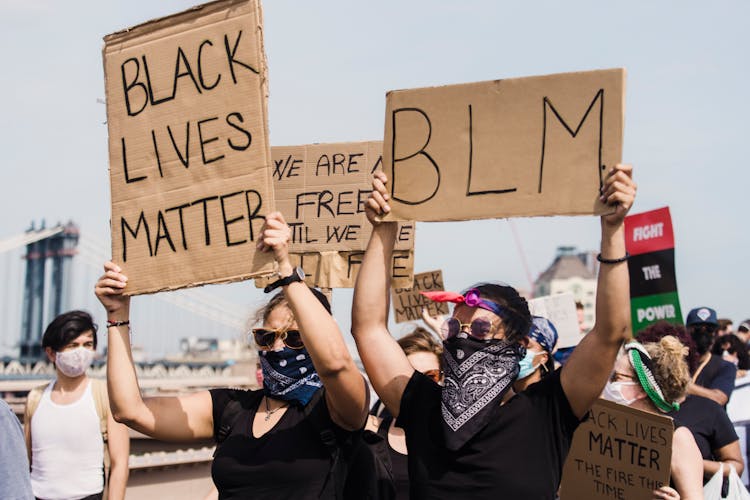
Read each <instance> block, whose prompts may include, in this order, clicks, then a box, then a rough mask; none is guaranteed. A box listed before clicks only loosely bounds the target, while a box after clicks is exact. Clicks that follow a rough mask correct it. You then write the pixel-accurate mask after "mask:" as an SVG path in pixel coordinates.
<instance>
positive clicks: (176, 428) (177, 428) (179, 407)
mask: <svg viewBox="0 0 750 500" xmlns="http://www.w3.org/2000/svg"><path fill="white" fill-rule="evenodd" d="M127 280H128V279H127V277H126V276H125V275H123V274H121V269H120V267H119V266H118V265H116V264H114V263H112V262H107V263H106V264H104V274H103V275H102V277H101V278H99V281H98V282H97V283H96V288H95V292H96V296H97V297H98V298H99V301H100V302H101V303H102V305H103V306H104V308H105V309H106V310H107V321H109V322H122V321H129V318H130V297H128V296H125V295H123V291H124V289H125V286H126V285H127ZM107 334H108V339H107V340H108V342H107V389H108V392H109V406H110V408H111V410H112V416H113V417H114V419H115V420H116V421H117V422H120V423H123V424H125V425H127V426H128V427H131V428H133V429H135V430H137V431H139V432H142V433H143V434H146V435H148V436H151V437H153V438H156V439H161V440H163V441H188V440H193V439H205V438H210V437H212V436H213V412H212V402H211V395H210V394H209V392H208V391H201V392H197V393H195V394H191V395H187V396H179V397H152V398H146V399H143V398H142V397H141V390H140V388H139V387H138V380H137V378H136V375H135V366H134V365H133V355H132V354H131V352H130V330H129V328H128V325H122V326H110V327H108V328H107Z"/></svg>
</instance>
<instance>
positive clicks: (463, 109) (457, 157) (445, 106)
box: [383, 69, 625, 221]
mask: <svg viewBox="0 0 750 500" xmlns="http://www.w3.org/2000/svg"><path fill="white" fill-rule="evenodd" d="M624 87H625V70H623V69H611V70H601V71H589V72H582V73H564V74H558V75H549V76H538V77H530V78H515V79H508V80H495V81H489V82H481V83H469V84H463V85H449V86H445V87H431V88H422V89H412V90H399V91H392V92H389V93H388V96H387V98H386V120H385V141H384V146H383V171H384V172H385V173H386V175H387V176H388V179H389V181H390V183H389V187H390V193H391V198H392V200H391V203H390V204H391V208H392V213H391V215H390V217H392V218H393V219H395V220H418V221H451V220H468V219H483V218H495V217H511V216H537V215H583V214H602V213H608V212H611V209H610V208H607V207H606V206H605V205H603V204H602V203H601V202H600V201H599V187H600V185H601V183H602V179H603V177H604V176H605V175H606V173H607V171H608V170H609V169H610V168H612V167H613V166H614V165H616V164H617V163H620V161H621V157H622V132H623V107H624Z"/></svg>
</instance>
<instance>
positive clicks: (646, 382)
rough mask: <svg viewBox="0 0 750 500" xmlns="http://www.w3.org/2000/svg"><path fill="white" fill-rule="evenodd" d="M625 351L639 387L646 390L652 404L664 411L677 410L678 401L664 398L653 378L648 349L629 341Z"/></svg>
mask: <svg viewBox="0 0 750 500" xmlns="http://www.w3.org/2000/svg"><path fill="white" fill-rule="evenodd" d="M625 352H626V353H627V354H628V359H629V360H630V364H631V366H632V367H633V370H634V371H635V374H636V376H637V377H638V382H640V384H641V387H643V390H644V391H646V394H647V395H648V397H649V398H650V399H651V401H653V403H654V405H656V407H657V408H658V409H659V410H661V411H662V412H664V413H669V412H670V411H672V410H675V411H677V410H679V409H680V404H679V403H677V402H673V403H670V402H667V400H666V399H665V398H664V393H663V392H662V391H661V387H659V384H657V383H656V379H655V378H654V370H653V363H652V362H651V356H649V354H648V351H646V349H645V348H644V347H643V345H641V344H640V343H638V342H636V341H633V342H629V343H628V344H626V345H625Z"/></svg>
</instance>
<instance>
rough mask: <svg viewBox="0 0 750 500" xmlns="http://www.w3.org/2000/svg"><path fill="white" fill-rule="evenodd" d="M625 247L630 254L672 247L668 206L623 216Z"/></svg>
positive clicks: (672, 236) (672, 240) (672, 234)
mask: <svg viewBox="0 0 750 500" xmlns="http://www.w3.org/2000/svg"><path fill="white" fill-rule="evenodd" d="M625 248H626V249H627V251H628V253H629V254H630V255H638V254H642V253H649V252H658V251H659V250H667V249H669V248H674V232H673V230H672V217H671V216H670V215H669V207H664V208H659V209H657V210H652V211H650V212H643V213H640V214H635V215H629V216H627V217H625Z"/></svg>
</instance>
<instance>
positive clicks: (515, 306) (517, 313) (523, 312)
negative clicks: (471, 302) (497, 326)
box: [464, 283, 531, 342]
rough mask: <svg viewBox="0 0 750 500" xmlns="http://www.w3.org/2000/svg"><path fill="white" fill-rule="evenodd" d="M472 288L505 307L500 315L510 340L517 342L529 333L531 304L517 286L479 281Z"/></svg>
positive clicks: (485, 297) (480, 294)
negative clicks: (522, 295)
mask: <svg viewBox="0 0 750 500" xmlns="http://www.w3.org/2000/svg"><path fill="white" fill-rule="evenodd" d="M472 288H474V289H476V290H477V291H479V296H480V297H482V298H483V299H487V300H489V301H491V302H495V303H496V304H499V305H500V306H502V307H503V309H504V314H501V316H500V317H501V318H502V320H503V328H504V329H505V338H506V339H507V340H508V341H510V342H516V341H518V340H521V339H522V338H524V337H526V335H528V334H529V328H531V313H530V312H529V304H528V303H527V302H526V299H524V298H523V297H521V295H520V294H519V293H518V291H517V290H516V289H515V288H513V287H512V286H509V285H501V284H497V283H478V284H476V285H474V286H472V287H470V288H469V290H471V289H472ZM464 293H466V292H464Z"/></svg>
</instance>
